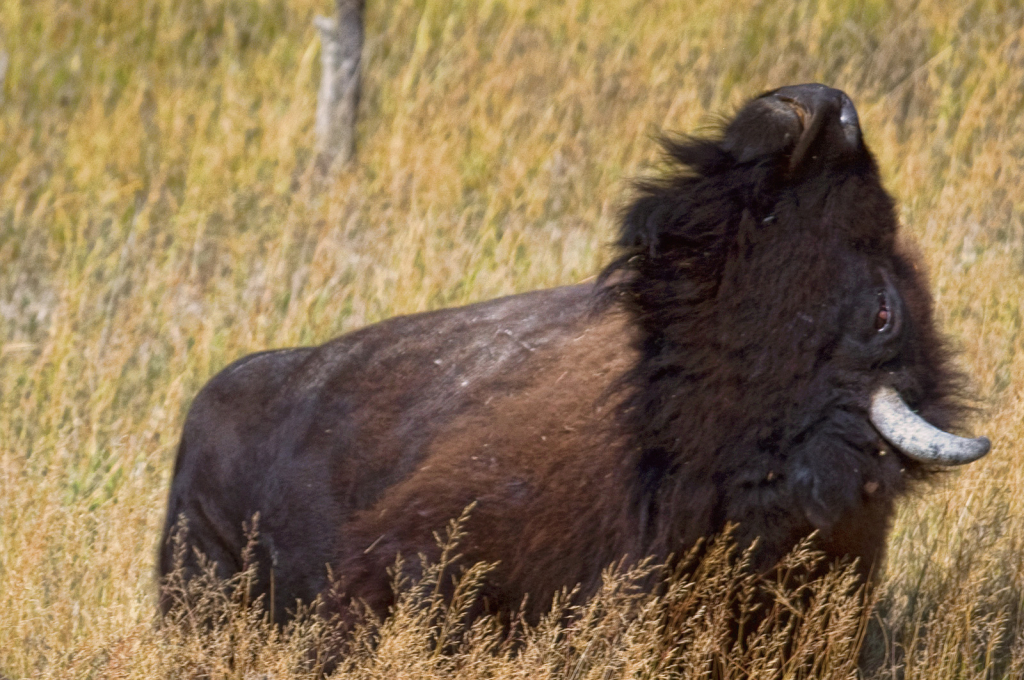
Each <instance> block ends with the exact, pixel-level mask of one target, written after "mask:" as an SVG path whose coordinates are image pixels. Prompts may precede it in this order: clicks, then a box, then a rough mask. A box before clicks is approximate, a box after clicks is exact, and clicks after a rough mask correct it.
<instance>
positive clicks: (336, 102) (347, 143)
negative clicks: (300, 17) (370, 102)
mask: <svg viewBox="0 0 1024 680" xmlns="http://www.w3.org/2000/svg"><path fill="white" fill-rule="evenodd" d="M363 6H364V0H338V15H337V17H336V18H332V19H328V18H326V17H317V18H316V22H315V23H316V27H317V28H318V29H319V30H320V41H321V48H320V63H321V64H322V69H323V73H322V74H321V76H320V92H319V93H318V95H317V102H316V145H317V161H316V162H317V167H318V168H319V170H320V171H321V172H322V173H323V174H325V175H328V176H330V175H333V174H334V173H335V172H337V171H338V170H339V169H340V168H341V167H343V166H345V165H346V164H348V163H349V162H350V161H351V160H352V158H353V157H354V156H355V151H356V131H355V125H356V109H357V108H358V106H359V78H360V61H361V59H362V53H363Z"/></svg>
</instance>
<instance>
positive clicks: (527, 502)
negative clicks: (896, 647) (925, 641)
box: [160, 84, 989, 621]
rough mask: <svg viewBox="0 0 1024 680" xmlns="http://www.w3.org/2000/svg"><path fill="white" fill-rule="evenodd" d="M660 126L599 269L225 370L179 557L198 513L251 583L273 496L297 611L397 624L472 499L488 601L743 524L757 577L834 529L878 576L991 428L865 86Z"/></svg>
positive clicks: (175, 489) (170, 515)
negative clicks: (408, 593)
mask: <svg viewBox="0 0 1024 680" xmlns="http://www.w3.org/2000/svg"><path fill="white" fill-rule="evenodd" d="M664 146H665V149H666V151H667V157H668V158H669V160H670V161H671V162H673V163H674V164H675V166H674V167H675V170H674V171H673V172H672V173H671V174H669V175H668V176H667V177H663V178H661V179H654V180H647V181H643V182H640V183H639V185H638V187H637V195H636V197H635V199H634V200H633V202H632V203H631V205H629V206H628V208H627V209H626V210H624V212H623V216H622V221H621V231H620V235H619V237H618V241H617V248H618V250H617V252H616V256H615V258H614V260H613V261H612V262H611V264H609V265H608V266H607V268H605V269H604V271H603V272H602V273H601V274H600V276H598V277H597V279H596V280H595V281H593V282H589V283H583V284H580V285H575V286H568V287H562V288H553V289H550V290H540V291H535V292H530V293H525V294H521V295H513V296H510V297H505V298H501V299H497V300H491V301H488V302H483V303H479V304H473V305H469V306H466V307H460V308H457V309H444V310H440V311H434V312H428V313H422V314H413V315H410V316H402V317H396V318H393V319H390V320H387V321H383V322H381V323H378V324H375V325H372V326H369V327H367V328H363V329H361V330H358V331H355V332H352V333H349V334H346V335H343V336H342V337H339V338H336V339H334V340H332V341H330V342H327V343H326V344H324V345H321V346H319V347H302V348H293V349H279V350H272V351H266V352H260V353H257V354H253V355H250V356H247V357H245V358H242V359H240V360H238V361H236V362H235V363H233V364H231V365H230V366H228V367H227V368H225V369H224V370H223V371H221V372H220V373H219V374H218V375H216V376H215V377H214V378H213V379H212V380H210V382H209V383H208V384H207V385H206V386H205V387H204V388H203V389H202V390H201V391H200V392H199V394H198V395H197V396H196V398H195V402H194V403H193V405H192V407H191V410H190V411H189V414H188V417H187V419H186V421H185V425H184V432H183V434H182V438H181V444H180V449H179V452H178V457H177V462H176V464H175V468H174V478H173V482H172V485H171V490H170V500H169V503H168V510H167V521H166V528H165V531H164V541H163V544H162V548H161V555H160V571H161V573H162V574H165V575H166V574H167V573H168V572H169V571H171V570H172V569H173V568H174V566H175V558H174V555H175V551H174V550H173V547H172V543H173V541H171V540H170V537H171V535H172V533H173V530H174V527H175V525H176V524H177V523H178V522H179V521H181V520H184V522H185V524H186V525H187V535H186V538H185V541H186V548H188V550H187V551H185V554H184V562H183V563H182V564H179V565H178V566H179V567H180V568H182V569H183V572H184V575H185V577H186V578H189V577H192V576H194V575H195V574H196V573H197V571H198V570H199V569H200V567H201V560H200V558H199V557H198V555H199V554H200V553H201V554H204V555H205V556H206V557H207V558H208V559H209V560H210V561H211V562H212V563H213V564H214V565H215V566H216V569H217V571H218V573H219V574H220V575H221V576H224V577H228V576H230V575H231V574H233V573H236V572H237V571H238V570H240V569H242V568H243V561H244V558H243V550H244V547H245V545H246V541H247V539H246V533H245V531H244V530H243V525H244V524H245V523H246V522H247V521H249V520H251V518H252V517H253V516H254V515H256V514H258V516H259V539H258V544H257V546H256V551H255V558H256V561H257V562H258V564H259V565H260V568H259V571H258V578H257V581H258V583H257V589H258V591H260V592H262V593H265V594H266V597H267V598H268V599H269V605H270V606H271V607H272V610H273V612H274V616H275V618H276V619H277V620H279V621H285V620H287V619H288V617H289V615H290V612H292V611H294V608H295V605H296V602H297V601H304V602H311V601H314V600H316V599H317V597H318V596H320V595H322V594H325V593H326V592H327V591H330V592H332V593H334V595H333V596H332V597H327V598H326V599H322V600H321V601H322V602H325V603H326V604H325V606H326V607H327V610H328V611H329V612H331V613H333V614H337V615H340V616H342V617H344V616H346V610H347V608H349V607H351V605H352V602H353V600H361V601H363V602H365V603H366V604H367V605H368V606H369V608H370V609H371V610H373V611H376V612H378V613H380V614H385V613H386V612H387V609H388V607H389V605H390V604H391V603H392V602H393V593H392V588H391V577H390V576H389V574H388V568H389V567H390V566H392V565H393V564H395V561H396V556H398V555H402V556H405V557H406V558H409V559H406V561H405V562H404V564H405V568H406V569H408V570H410V572H411V573H415V572H416V570H417V569H419V568H420V566H421V565H419V562H418V561H417V559H416V556H417V555H426V556H428V557H430V556H433V555H436V550H437V547H436V544H435V539H434V535H433V534H434V532H435V531H436V530H438V529H439V528H442V527H444V526H445V524H446V522H447V521H448V520H449V519H450V518H453V517H456V516H459V515H460V514H461V513H462V512H463V510H464V509H465V508H466V507H467V506H470V505H473V510H472V512H471V513H470V515H469V519H468V520H467V522H466V525H465V527H464V528H465V531H466V534H465V537H464V538H463V540H462V542H461V544H460V546H459V549H460V551H461V552H462V554H463V555H464V559H466V560H468V561H486V562H491V563H495V564H496V566H495V567H494V570H493V571H492V572H490V574H489V577H488V580H487V585H486V587H485V588H484V590H483V591H482V593H481V601H482V602H483V603H484V604H483V605H482V606H483V607H484V608H486V610H488V611H494V612H499V613H505V614H512V613H515V614H517V615H520V616H522V617H523V618H524V619H526V620H528V621H536V620H537V619H538V618H539V617H540V616H541V615H542V614H543V613H544V612H545V610H546V609H547V608H548V607H549V606H550V603H551V601H552V597H553V595H554V594H555V593H556V592H558V591H559V590H561V589H562V588H565V587H572V586H577V587H578V590H577V592H578V595H579V597H581V598H585V597H587V596H588V595H590V594H592V593H594V592H595V590H596V589H597V588H598V586H599V583H600V579H601V572H602V569H603V568H604V567H605V566H606V565H608V564H610V563H615V562H622V561H625V562H626V563H630V562H636V561H637V560H640V559H642V558H648V557H650V558H654V559H656V560H666V559H669V558H670V556H671V555H679V554H682V553H684V552H685V551H687V549H688V548H690V547H691V546H693V545H695V544H696V543H697V542H698V541H699V540H700V539H702V538H703V537H707V536H710V535H713V534H715V533H716V532H720V531H722V530H723V529H724V528H725V527H727V526H733V527H734V536H735V539H736V540H737V541H738V542H739V543H740V544H741V545H745V546H750V545H755V546H756V547H755V548H754V549H753V551H752V555H753V557H752V560H753V565H754V568H756V569H762V570H764V569H768V568H770V567H771V566H772V565H773V564H774V563H775V562H776V561H777V560H778V559H779V558H781V557H782V556H783V555H785V554H786V553H787V552H788V551H789V550H790V549H791V548H792V547H793V546H794V545H795V544H796V543H797V542H799V541H801V540H802V539H804V538H806V537H807V536H809V535H815V536H816V539H815V541H816V545H817V546H818V547H819V548H820V549H821V550H822V551H823V552H824V553H825V554H826V555H828V556H830V557H836V558H853V559H856V560H858V562H857V563H858V565H859V567H858V568H859V569H860V570H861V573H862V574H863V575H864V576H867V575H868V574H869V573H870V571H871V569H872V567H873V565H875V564H876V562H877V561H878V560H879V558H880V557H881V556H882V552H883V548H884V545H885V538H886V532H887V530H888V528H889V524H890V520H891V517H892V514H893V504H894V501H895V500H896V499H897V498H898V497H899V496H900V495H901V494H902V493H904V492H905V491H906V490H907V489H908V487H909V486H910V485H911V484H912V482H913V480H916V479H921V478H924V477H927V476H928V475H930V474H933V473H934V472H935V471H936V470H938V469H939V468H940V467H942V466H949V465H958V464H962V463H966V462H969V461H972V460H975V459H977V458H980V457H981V456H983V455H985V454H986V453H987V452H988V449H989V442H988V440H987V439H985V438H983V437H981V438H977V439H967V438H963V437H960V436H956V435H954V434H950V433H948V432H946V431H945V430H948V429H951V428H952V429H955V428H957V427H958V426H959V422H960V419H961V415H962V411H963V408H962V406H961V404H962V400H961V399H960V398H959V397H958V390H959V386H960V385H961V382H962V381H961V380H960V378H959V376H958V374H957V372H956V371H955V370H954V369H953V368H952V366H951V363H950V352H949V351H948V349H947V346H946V344H944V341H943V339H942V337H941V336H940V334H939V332H938V330H937V329H936V326H935V322H934V320H933V316H932V302H931V298H930V296H929V292H928V289H927V286H926V278H925V275H924V274H923V273H922V268H921V265H920V261H919V258H918V257H917V256H916V255H915V254H914V251H913V250H912V249H911V248H910V247H909V246H908V245H907V244H906V243H904V242H903V241H901V240H900V239H899V238H898V234H897V232H898V224H897V219H896V215H895V211H894V203H893V200H892V199H891V198H890V196H889V195H888V194H887V193H886V191H885V190H884V189H883V187H882V184H881V182H880V179H879V172H878V167H877V165H876V163H875V161H874V159H873V157H872V155H871V153H870V152H869V151H868V149H867V147H866V146H865V144H864V140H863V139H862V136H861V130H860V127H859V123H858V119H857V112H856V110H855V108H854V105H853V103H852V102H851V101H850V99H849V98H848V97H847V96H846V95H845V94H844V93H843V92H840V91H839V90H835V89H831V88H829V87H826V86H824V85H818V84H809V85H797V86H789V87H783V88H780V89H777V90H774V91H771V92H767V93H765V94H763V95H761V96H758V97H756V98H755V99H753V100H752V101H750V102H749V103H748V104H746V105H745V106H743V107H742V108H741V109H740V110H739V112H738V113H737V114H736V116H735V117H734V118H733V119H732V120H731V121H730V122H728V123H727V124H726V125H724V126H723V127H722V129H721V130H720V131H719V132H717V133H715V134H714V135H712V136H711V137H686V138H676V139H672V140H666V141H665V142H664ZM938 428H942V429H938ZM815 532H816V533H815ZM755 539H756V543H755ZM178 554H179V555H180V554H181V553H180V552H179V553H178ZM179 562H180V558H179ZM527 595H529V597H527ZM170 599H171V598H170V597H165V598H164V606H165V607H167V606H170Z"/></svg>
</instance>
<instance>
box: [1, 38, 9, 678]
mask: <svg viewBox="0 0 1024 680" xmlns="http://www.w3.org/2000/svg"><path fill="white" fill-rule="evenodd" d="M9 63H10V60H9V59H8V58H7V52H5V51H3V50H0V104H3V102H4V81H5V80H7V65H8V64H9ZM0 680H2V679H0Z"/></svg>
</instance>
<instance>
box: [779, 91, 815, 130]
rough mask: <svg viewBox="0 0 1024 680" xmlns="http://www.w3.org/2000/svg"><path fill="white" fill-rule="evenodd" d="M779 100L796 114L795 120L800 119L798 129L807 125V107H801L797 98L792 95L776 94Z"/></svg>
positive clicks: (802, 128)
mask: <svg viewBox="0 0 1024 680" xmlns="http://www.w3.org/2000/svg"><path fill="white" fill-rule="evenodd" d="M776 99H778V100H779V101H780V102H785V103H786V104H787V105H788V106H789V108H790V110H791V111H792V112H793V113H795V114H796V117H797V120H799V121H800V129H801V130H804V129H806V127H807V115H808V114H807V109H806V108H804V107H803V105H801V104H800V102H798V101H797V100H795V99H793V98H792V97H784V96H776Z"/></svg>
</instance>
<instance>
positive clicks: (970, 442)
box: [871, 385, 992, 465]
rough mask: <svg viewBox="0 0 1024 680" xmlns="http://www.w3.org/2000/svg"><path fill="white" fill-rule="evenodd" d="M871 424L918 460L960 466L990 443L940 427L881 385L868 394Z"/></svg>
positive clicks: (973, 458) (984, 452)
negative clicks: (959, 435)
mask: <svg viewBox="0 0 1024 680" xmlns="http://www.w3.org/2000/svg"><path fill="white" fill-rule="evenodd" d="M871 424H872V425H874V426H875V428H876V429H877V430H878V431H879V432H880V433H881V434H882V436H883V437H885V438H886V439H887V440H888V441H889V443H890V444H892V445H893V446H895V447H896V448H897V449H899V450H900V451H901V452H902V453H903V455H905V456H907V457H908V458H912V459H914V460H916V461H919V462H921V463H932V464H934V465H963V464H964V463H970V462H971V461H974V460H978V459H979V458H981V457H982V456H984V455H985V454H986V453H988V450H989V448H991V446H992V444H991V442H989V440H988V437H976V438H974V439H968V438H966V437H958V436H956V435H955V434H950V433H949V432H944V431H942V430H940V429H939V428H937V427H935V426H934V425H932V424H931V423H929V422H928V421H926V420H925V419H924V418H922V417H921V416H919V415H917V414H916V413H914V412H913V411H911V410H910V407H909V406H907V403H906V402H905V401H903V398H902V397H900V395H899V392H897V391H896V390H894V389H893V388H891V387H888V386H884V385H883V386H882V387H879V388H878V389H877V390H875V393H874V395H872V397H871Z"/></svg>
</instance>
